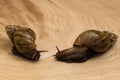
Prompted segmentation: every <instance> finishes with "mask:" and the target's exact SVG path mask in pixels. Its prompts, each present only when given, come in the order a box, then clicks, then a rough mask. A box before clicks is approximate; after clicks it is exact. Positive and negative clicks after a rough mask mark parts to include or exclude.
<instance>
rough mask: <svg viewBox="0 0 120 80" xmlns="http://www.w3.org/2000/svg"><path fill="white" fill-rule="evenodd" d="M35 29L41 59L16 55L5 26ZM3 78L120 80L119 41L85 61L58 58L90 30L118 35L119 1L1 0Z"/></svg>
mask: <svg viewBox="0 0 120 80" xmlns="http://www.w3.org/2000/svg"><path fill="white" fill-rule="evenodd" d="M12 24H15V25H20V26H23V27H30V28H32V29H33V30H34V31H35V33H36V35H37V40H36V44H37V49H38V50H42V49H44V50H48V51H49V52H47V53H41V55H42V56H41V59H40V60H39V61H38V62H31V61H28V60H25V59H23V58H20V57H17V56H14V55H12V53H11V49H12V44H11V42H10V40H9V39H8V36H7V34H6V32H5V26H7V25H12ZM0 26H1V27H0V80H107V79H108V80H120V53H119V52H120V47H119V45H120V39H119V38H118V40H117V43H116V44H115V45H114V46H113V47H112V48H111V49H110V50H109V51H108V52H106V53H105V54H104V55H101V56H99V57H95V58H93V59H90V60H88V61H87V62H85V63H64V62H59V61H56V60H55V59H54V57H53V56H52V55H54V54H55V53H56V52H57V50H56V49H55V46H56V45H57V46H58V47H59V48H60V49H61V50H63V49H66V48H69V47H71V46H72V44H73V42H74V40H75V39H76V37H77V36H78V35H79V34H80V33H81V32H83V31H85V30H88V29H97V30H102V31H103V30H107V31H111V32H114V33H116V34H117V35H118V36H120V0H0Z"/></svg>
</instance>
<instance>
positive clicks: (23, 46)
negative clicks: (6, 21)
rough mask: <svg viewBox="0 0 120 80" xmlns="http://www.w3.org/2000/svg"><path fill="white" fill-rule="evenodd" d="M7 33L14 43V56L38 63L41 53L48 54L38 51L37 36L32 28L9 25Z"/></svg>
mask: <svg viewBox="0 0 120 80" xmlns="http://www.w3.org/2000/svg"><path fill="white" fill-rule="evenodd" d="M6 32H7V35H8V36H9V38H10V40H11V42H12V43H13V49H12V53H13V54H15V55H19V56H22V57H24V58H27V59H29V60H33V61H37V60H39V58H40V54H39V53H40V52H46V50H41V51H38V50H36V44H35V40H36V34H35V32H34V31H33V30H32V29H30V28H26V27H20V26H17V25H8V26H6Z"/></svg>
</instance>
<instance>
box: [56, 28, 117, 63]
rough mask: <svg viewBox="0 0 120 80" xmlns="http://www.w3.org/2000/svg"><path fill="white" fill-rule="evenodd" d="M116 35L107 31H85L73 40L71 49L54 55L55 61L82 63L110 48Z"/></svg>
mask: <svg viewBox="0 0 120 80" xmlns="http://www.w3.org/2000/svg"><path fill="white" fill-rule="evenodd" d="M116 39H117V35H116V34H114V33H110V32H108V31H98V30H87V31H85V32H83V33H81V34H80V35H79V36H78V37H77V39H76V40H75V42H74V44H73V47H72V48H69V49H65V50H63V51H60V50H59V49H58V48H57V50H58V52H57V53H56V58H57V60H60V61H65V62H84V61H86V60H88V59H90V58H91V57H93V56H94V55H96V54H98V53H103V52H105V51H107V50H108V49H109V48H110V47H112V46H113V45H114V44H115V42H116Z"/></svg>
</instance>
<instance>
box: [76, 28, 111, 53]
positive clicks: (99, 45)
mask: <svg viewBox="0 0 120 80" xmlns="http://www.w3.org/2000/svg"><path fill="white" fill-rule="evenodd" d="M111 44H112V42H111V38H110V36H109V35H108V34H106V33H105V32H101V31H97V30H88V31H85V32H83V33H82V34H80V35H79V36H78V38H77V39H76V40H75V42H74V46H86V47H88V48H90V49H92V50H93V51H95V52H105V51H106V50H107V49H109V48H110V47H111Z"/></svg>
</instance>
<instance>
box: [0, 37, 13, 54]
mask: <svg viewBox="0 0 120 80" xmlns="http://www.w3.org/2000/svg"><path fill="white" fill-rule="evenodd" d="M11 47H12V43H11V42H10V41H9V40H8V39H6V38H2V39H1V40H0V50H4V52H6V53H8V51H9V50H11Z"/></svg>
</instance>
